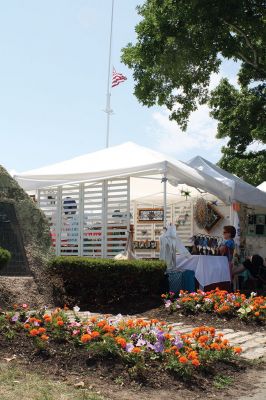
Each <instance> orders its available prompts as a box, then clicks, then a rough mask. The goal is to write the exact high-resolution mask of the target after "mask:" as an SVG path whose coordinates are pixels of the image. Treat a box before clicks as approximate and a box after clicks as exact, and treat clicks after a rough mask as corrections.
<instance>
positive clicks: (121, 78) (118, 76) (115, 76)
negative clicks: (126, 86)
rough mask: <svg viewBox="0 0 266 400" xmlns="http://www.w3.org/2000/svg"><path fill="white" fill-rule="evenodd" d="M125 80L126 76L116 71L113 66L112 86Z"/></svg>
mask: <svg viewBox="0 0 266 400" xmlns="http://www.w3.org/2000/svg"><path fill="white" fill-rule="evenodd" d="M126 80H127V78H126V77H125V76H124V75H123V74H120V73H119V72H116V70H115V69H114V68H113V76H112V88H113V87H115V86H118V85H119V84H120V83H121V82H124V81H126Z"/></svg>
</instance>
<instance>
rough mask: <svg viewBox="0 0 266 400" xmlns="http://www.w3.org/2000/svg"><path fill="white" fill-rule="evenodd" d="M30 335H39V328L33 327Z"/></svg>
mask: <svg viewBox="0 0 266 400" xmlns="http://www.w3.org/2000/svg"><path fill="white" fill-rule="evenodd" d="M30 335H31V336H37V335H38V329H32V330H31V331H30Z"/></svg>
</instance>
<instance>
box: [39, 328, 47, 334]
mask: <svg viewBox="0 0 266 400" xmlns="http://www.w3.org/2000/svg"><path fill="white" fill-rule="evenodd" d="M44 332H46V329H45V328H39V329H38V333H44Z"/></svg>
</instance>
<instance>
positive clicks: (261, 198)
mask: <svg viewBox="0 0 266 400" xmlns="http://www.w3.org/2000/svg"><path fill="white" fill-rule="evenodd" d="M187 164H188V165H189V166H191V167H193V168H195V169H197V170H198V171H200V172H203V173H204V174H206V175H208V176H210V177H211V178H214V179H216V180H217V182H221V183H223V184H226V185H227V186H228V187H230V188H232V191H233V199H234V200H237V201H239V202H241V203H247V204H250V205H257V206H262V207H266V195H265V193H264V192H263V191H262V190H260V188H256V187H254V186H252V185H250V184H249V183H247V182H245V181H243V180H242V179H240V178H238V177H237V176H235V175H233V174H230V173H229V172H227V171H225V170H223V169H222V168H220V167H218V166H217V165H215V164H212V163H211V162H210V161H208V160H205V158H203V157H200V156H197V157H194V158H192V160H190V161H188V163H187Z"/></svg>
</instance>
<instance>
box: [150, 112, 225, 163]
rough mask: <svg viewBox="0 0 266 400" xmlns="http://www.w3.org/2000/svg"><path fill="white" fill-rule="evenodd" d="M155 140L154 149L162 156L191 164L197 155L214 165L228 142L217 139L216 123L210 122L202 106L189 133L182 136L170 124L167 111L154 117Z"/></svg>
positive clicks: (189, 127)
mask: <svg viewBox="0 0 266 400" xmlns="http://www.w3.org/2000/svg"><path fill="white" fill-rule="evenodd" d="M152 118H153V128H152V136H153V139H155V143H154V144H155V147H156V149H158V150H160V151H161V152H163V153H167V154H171V155H174V156H175V157H177V158H180V159H182V160H184V161H185V160H188V159H190V158H192V157H194V156H195V155H197V154H200V155H202V156H203V157H205V158H208V159H210V160H211V161H217V160H218V159H219V157H220V156H221V153H220V149H221V146H222V145H223V144H224V143H225V142H226V141H225V140H220V139H216V137H215V135H216V128H217V122H216V121H215V120H213V119H211V118H210V116H209V109H208V107H207V106H200V107H199V108H198V110H197V111H195V112H194V113H193V114H192V115H191V117H190V121H189V125H188V129H187V132H182V131H181V129H180V128H179V127H178V125H177V123H176V122H175V121H170V120H169V112H168V110H166V109H163V111H157V112H154V113H153V114H152Z"/></svg>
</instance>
